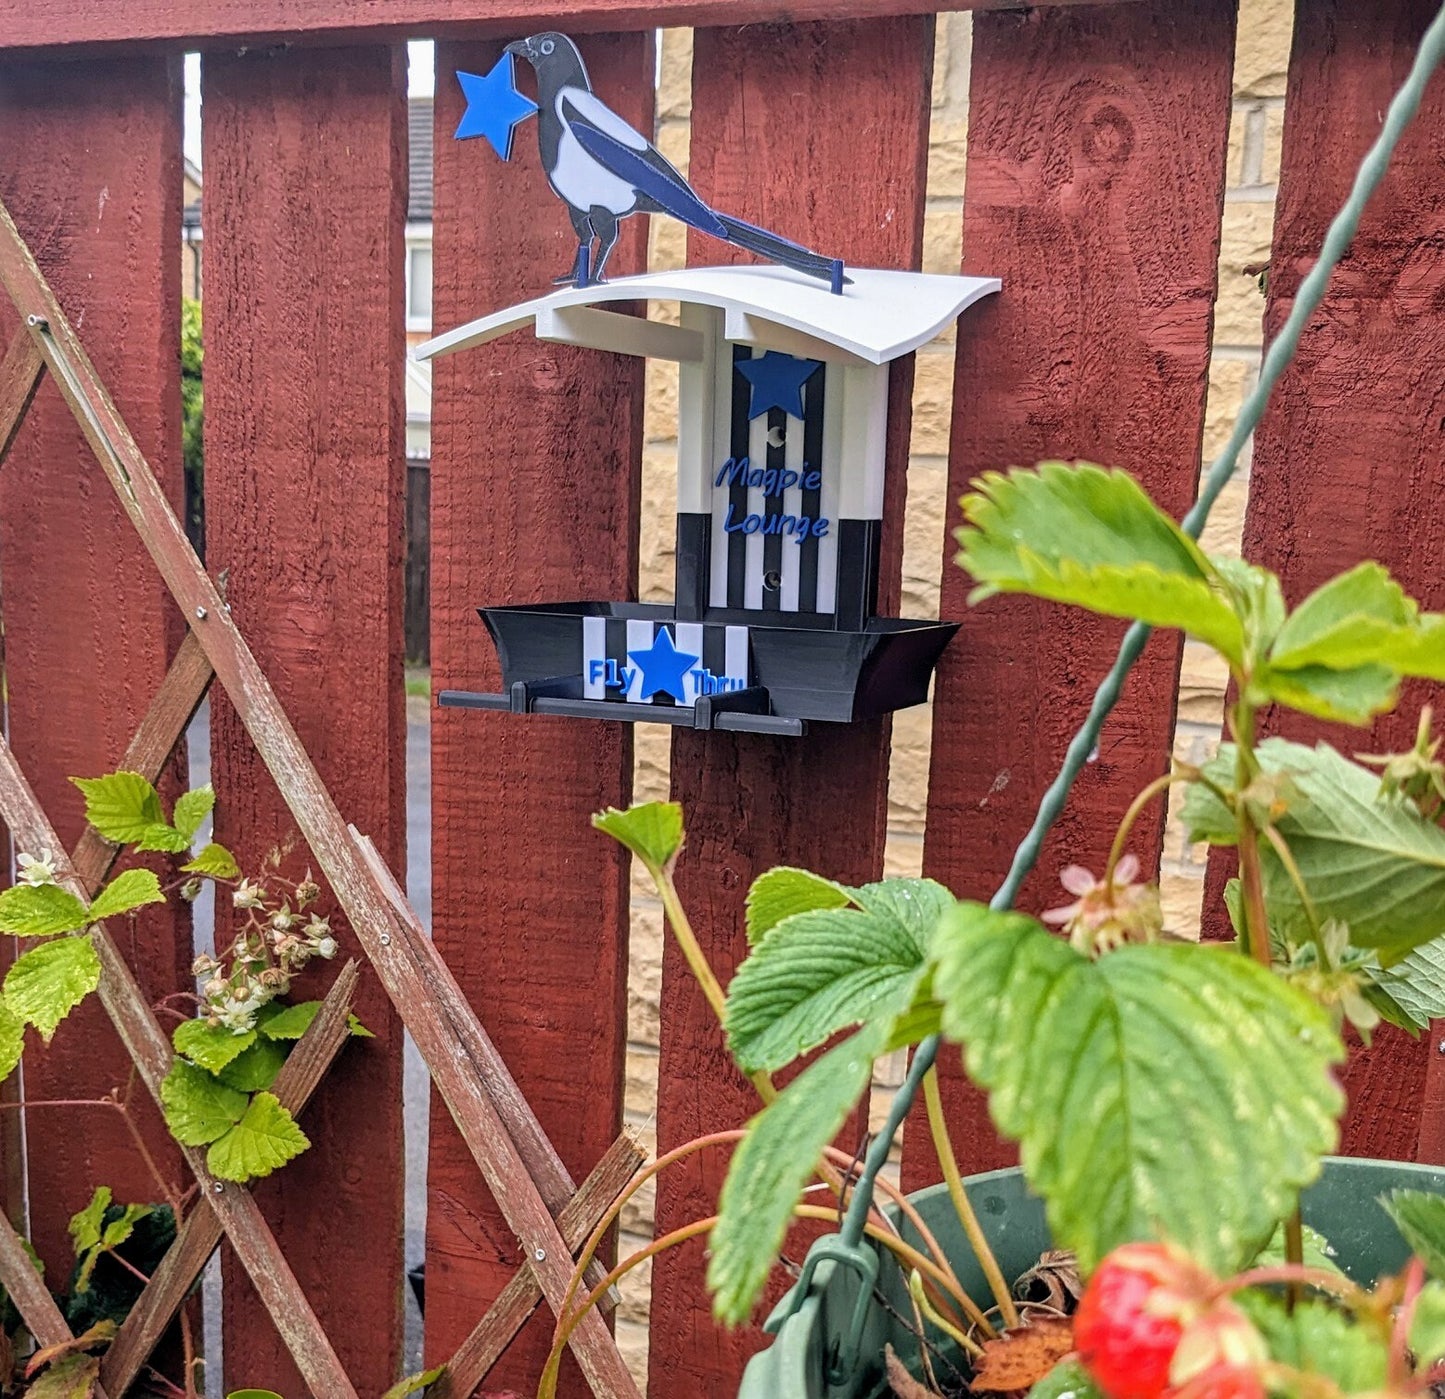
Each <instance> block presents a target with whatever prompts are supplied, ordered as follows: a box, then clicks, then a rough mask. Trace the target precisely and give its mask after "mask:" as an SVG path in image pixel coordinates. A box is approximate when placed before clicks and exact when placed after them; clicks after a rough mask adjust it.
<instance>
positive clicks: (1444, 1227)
mask: <svg viewBox="0 0 1445 1399" xmlns="http://www.w3.org/2000/svg"><path fill="white" fill-rule="evenodd" d="M1380 1204H1381V1205H1383V1206H1384V1209H1385V1213H1386V1214H1388V1215H1389V1216H1390V1218H1391V1219H1393V1220H1394V1221H1395V1227H1396V1228H1397V1229H1398V1230H1399V1231H1400V1233H1401V1234H1402V1235H1403V1236H1404V1239H1405V1242H1406V1243H1407V1244H1409V1245H1410V1251H1411V1252H1412V1253H1414V1254H1416V1255H1418V1256H1419V1259H1420V1261H1421V1262H1422V1263H1423V1264H1424V1265H1425V1267H1426V1269H1427V1270H1428V1271H1429V1272H1430V1274H1431V1275H1432V1276H1433V1277H1437V1278H1439V1279H1441V1280H1442V1281H1445V1196H1440V1195H1433V1194H1431V1193H1430V1192H1429V1191H1428V1190H1396V1191H1393V1192H1392V1193H1391V1194H1389V1195H1385V1196H1382V1197H1381V1199H1380Z"/></svg>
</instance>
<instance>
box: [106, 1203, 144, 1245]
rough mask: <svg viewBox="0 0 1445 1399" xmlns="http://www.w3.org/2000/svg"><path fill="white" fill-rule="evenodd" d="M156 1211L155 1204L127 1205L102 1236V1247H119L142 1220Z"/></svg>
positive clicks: (107, 1226)
mask: <svg viewBox="0 0 1445 1399" xmlns="http://www.w3.org/2000/svg"><path fill="white" fill-rule="evenodd" d="M154 1213H155V1206H154V1205H127V1206H126V1207H125V1209H124V1211H123V1212H122V1213H121V1215H120V1217H119V1218H118V1219H112V1220H111V1221H110V1223H109V1224H107V1225H106V1226H105V1232H104V1233H103V1234H102V1235H101V1236H100V1245H101V1247H102V1248H119V1247H120V1246H121V1245H122V1244H123V1243H124V1242H125V1241H126V1240H127V1239H128V1238H130V1236H131V1235H132V1234H134V1233H135V1226H136V1225H137V1224H139V1223H140V1222H141V1220H143V1219H146V1218H148V1217H149V1216H150V1215H152V1214H154Z"/></svg>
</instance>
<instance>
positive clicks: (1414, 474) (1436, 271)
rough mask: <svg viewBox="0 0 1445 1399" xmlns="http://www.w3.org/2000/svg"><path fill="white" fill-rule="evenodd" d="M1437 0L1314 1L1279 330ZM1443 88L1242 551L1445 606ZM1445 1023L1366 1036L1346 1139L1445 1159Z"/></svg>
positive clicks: (1291, 718)
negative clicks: (1372, 582)
mask: <svg viewBox="0 0 1445 1399" xmlns="http://www.w3.org/2000/svg"><path fill="white" fill-rule="evenodd" d="M1438 8H1439V6H1438V5H1437V4H1435V3H1434V2H1433V0H1384V3H1382V4H1378V5H1372V6H1370V7H1369V10H1368V13H1366V12H1364V11H1361V10H1359V9H1358V8H1357V7H1355V6H1352V5H1350V4H1348V3H1337V2H1336V0H1300V4H1299V5H1298V7H1297V13H1296V23H1295V47H1294V52H1293V53H1292V55H1291V57H1290V67H1289V80H1288V87H1287V89H1286V97H1285V126H1284V148H1283V159H1282V164H1281V168H1280V183H1279V197H1278V200H1277V203H1276V220H1275V234H1274V246H1273V249H1272V251H1271V256H1270V264H1269V280H1268V290H1269V297H1268V303H1267V311H1266V314H1265V339H1266V342H1268V340H1269V339H1270V337H1271V336H1272V335H1273V334H1274V332H1275V331H1276V330H1277V329H1278V327H1279V326H1280V325H1281V324H1282V323H1283V322H1284V319H1285V317H1286V316H1288V314H1289V312H1290V309H1291V307H1292V305H1293V301H1294V296H1295V294H1296V292H1297V291H1298V289H1299V285H1300V282H1301V280H1302V279H1303V278H1304V276H1305V274H1306V273H1307V272H1308V271H1309V270H1310V268H1311V267H1312V266H1313V265H1314V262H1315V259H1316V257H1317V256H1318V253H1319V248H1320V243H1321V240H1322V239H1323V237H1324V232H1325V228H1326V226H1327V224H1328V223H1329V221H1330V219H1331V217H1332V216H1333V215H1334V213H1335V212H1336V210H1337V209H1338V208H1339V207H1340V205H1341V204H1342V203H1343V202H1344V200H1345V196H1346V194H1347V193H1348V191H1349V188H1350V185H1351V182H1352V180H1353V177H1354V174H1355V168H1356V166H1357V164H1358V162H1359V160H1360V158H1361V156H1363V154H1364V152H1365V150H1366V149H1367V148H1368V146H1369V145H1370V143H1371V142H1372V141H1373V140H1374V139H1375V138H1376V137H1377V136H1378V135H1379V129H1380V115H1381V113H1382V112H1383V110H1384V108H1385V106H1386V105H1387V104H1388V102H1389V100H1390V98H1391V97H1392V96H1393V95H1394V92H1395V89H1396V87H1397V86H1398V85H1399V82H1400V78H1401V75H1402V74H1403V73H1404V72H1405V70H1406V69H1407V68H1408V67H1409V64H1410V61H1411V60H1412V58H1413V57H1414V54H1415V51H1416V49H1417V48H1418V47H1419V42H1420V37H1421V35H1422V34H1423V33H1424V31H1425V26H1426V25H1427V24H1428V22H1429V21H1430V20H1431V19H1432V18H1433V16H1434V14H1435V12H1436V11H1437V10H1438ZM1442 200H1445V89H1442V87H1441V85H1440V83H1439V82H1438V81H1437V82H1435V83H1432V84H1431V86H1430V88H1429V89H1428V92H1427V95H1426V98H1425V104H1424V106H1423V108H1422V110H1421V112H1420V115H1419V117H1418V118H1417V119H1416V121H1415V123H1414V125H1413V126H1412V127H1411V129H1410V130H1409V131H1408V132H1407V133H1406V134H1405V137H1404V139H1403V140H1402V142H1401V144H1400V146H1399V148H1398V150H1397V151H1396V153H1395V157H1394V160H1393V161H1392V163H1391V166H1390V171H1389V173H1388V174H1387V175H1386V177H1385V182H1384V184H1383V185H1382V186H1381V187H1380V189H1379V191H1378V192H1377V193H1376V195H1375V197H1374V199H1373V200H1372V201H1371V203H1370V205H1369V207H1368V209H1367V210H1366V211H1365V217H1364V220H1363V222H1362V224H1361V226H1360V230H1359V232H1358V233H1357V234H1356V236H1355V238H1354V241H1353V242H1352V244H1351V245H1350V251H1349V254H1348V255H1347V256H1346V258H1345V260H1344V261H1343V262H1342V263H1341V264H1340V266H1339V268H1338V269H1337V270H1336V272H1335V275H1334V279H1333V281H1332V283H1331V286H1330V290H1329V292H1328V294H1327V296H1326V299H1325V302H1324V305H1323V306H1322V307H1321V308H1320V310H1319V312H1318V314H1317V315H1316V316H1315V319H1314V321H1313V322H1312V323H1311V325H1310V327H1309V328H1308V329H1307V330H1306V331H1305V336H1304V339H1303V341H1302V343H1301V345H1300V351H1299V355H1298V358H1297V359H1296V360H1295V362H1294V364H1293V365H1292V366H1291V367H1290V369H1289V370H1288V372H1287V373H1286V374H1285V377H1284V378H1283V380H1282V381H1281V382H1280V385H1279V387H1278V389H1277V390H1276V392H1275V396H1274V399H1273V401H1272V402H1271V404H1270V407H1269V410H1268V412H1267V413H1266V415H1265V418H1264V421H1263V423H1262V424H1261V425H1260V429H1259V431H1258V433H1257V434H1256V439H1255V447H1254V456H1253V461H1252V464H1251V473H1250V493H1249V506H1248V511H1247V513H1246V515H1245V528H1244V552H1245V554H1246V556H1247V557H1248V558H1250V559H1252V560H1254V561H1255V562H1257V563H1262V564H1264V565H1265V566H1266V567H1269V568H1273V569H1275V570H1276V571H1277V572H1278V573H1280V575H1281V577H1282V579H1283V583H1284V591H1285V596H1286V597H1287V598H1288V599H1289V601H1290V602H1291V603H1292V604H1293V603H1298V602H1299V601H1300V599H1301V598H1302V597H1304V595H1305V594H1306V593H1307V592H1309V591H1310V590H1311V589H1312V588H1314V587H1316V586H1318V585H1319V584H1321V583H1323V582H1324V581H1325V580H1326V579H1327V578H1329V577H1331V576H1333V575H1334V574H1336V573H1339V572H1342V571H1343V570H1345V569H1347V568H1350V567H1353V566H1354V565H1355V564H1356V563H1358V562H1359V561H1360V560H1362V559H1378V560H1380V561H1381V562H1382V563H1383V564H1385V565H1386V566H1387V567H1388V568H1389V569H1390V571H1391V572H1392V573H1393V574H1394V575H1395V577H1396V578H1398V579H1399V580H1400V582H1401V583H1402V584H1403V585H1404V587H1405V589H1406V590H1407V591H1408V592H1410V593H1411V594H1412V595H1413V596H1415V597H1417V598H1419V599H1420V601H1421V602H1422V603H1423V604H1424V605H1425V606H1426V607H1427V608H1429V609H1431V610H1434V611H1439V610H1440V609H1441V608H1445V578H1442V575H1441V571H1440V563H1439V561H1440V558H1441V555H1442V552H1445V515H1442V513H1441V510H1440V507H1439V501H1440V498H1441V494H1442V492H1445V461H1442V458H1441V454H1440V451H1439V446H1438V443H1439V435H1440V427H1441V412H1440V394H1439V384H1440V380H1441V376H1442V373H1445V331H1442V328H1441V321H1440V317H1439V306H1440V298H1441V292H1442V287H1445V252H1442V250H1441V248H1440V246H1439V210H1440V206H1441V201H1442ZM1442 701H1445V693H1442V690H1441V688H1440V687H1439V686H1429V685H1425V684H1410V685H1407V686H1405V687H1404V689H1403V691H1402V698H1401V702H1400V705H1399V707H1398V708H1397V710H1396V711H1395V713H1394V714H1392V715H1388V716H1385V717H1383V718H1381V719H1380V720H1379V721H1377V722H1376V724H1375V725H1374V726H1373V728H1372V729H1371V730H1370V731H1369V732H1368V733H1362V732H1361V731H1360V730H1359V729H1352V728H1345V727H1343V726H1333V727H1332V726H1329V725H1325V724H1322V723H1316V722H1314V721H1313V720H1309V719H1305V718H1303V717H1302V716H1297V715H1283V714H1280V713H1278V712H1276V713H1274V714H1272V715H1267V716H1266V718H1267V721H1268V722H1267V724H1266V725H1265V726H1263V727H1264V729H1265V731H1266V732H1268V733H1280V734H1284V735H1285V736H1286V737H1289V738H1292V739H1295V740H1297V741H1300V742H1304V743H1311V744H1312V743H1314V742H1316V741H1317V740H1318V739H1322V738H1323V739H1325V740H1327V741H1329V742H1331V743H1334V744H1336V745H1338V746H1339V747H1340V748H1341V749H1342V750H1343V751H1344V752H1346V753H1356V752H1364V753H1385V752H1389V751H1391V750H1396V751H1400V750H1404V749H1407V748H1409V747H1410V745H1411V744H1412V743H1413V742H1414V738H1415V724H1416V720H1417V718H1418V715H1419V711H1420V707H1421V705H1422V704H1427V703H1432V702H1433V704H1434V705H1435V710H1436V713H1437V715H1439V714H1440V713H1441V712H1442V709H1445V704H1442ZM1232 867H1233V860H1232V859H1226V858H1224V852H1212V853H1211V859H1210V867H1209V877H1208V882H1207V889H1208V893H1207V895H1206V908H1207V909H1209V908H1211V907H1214V908H1217V910H1218V912H1217V916H1216V918H1215V919H1214V921H1213V928H1212V931H1214V932H1216V933H1224V932H1227V931H1228V923H1227V919H1225V918H1224V916H1223V905H1222V901H1221V898H1220V896H1221V894H1222V890H1223V885H1224V881H1225V879H1227V878H1228V877H1229V875H1230V874H1231V873H1232V872H1233V868H1232ZM1442 1032H1445V1025H1442V1024H1439V1023H1437V1025H1436V1027H1435V1031H1434V1033H1432V1034H1429V1035H1426V1036H1425V1037H1424V1038H1423V1039H1419V1040H1416V1039H1412V1038H1411V1037H1410V1036H1408V1035H1406V1034H1405V1033H1404V1032H1403V1031H1399V1030H1395V1029H1393V1028H1392V1027H1390V1026H1387V1025H1382V1026H1381V1027H1380V1028H1379V1030H1378V1031H1377V1032H1376V1034H1375V1036H1374V1041H1373V1044H1372V1045H1371V1047H1370V1048H1369V1049H1368V1050H1363V1049H1360V1048H1358V1047H1356V1048H1355V1050H1354V1052H1353V1053H1352V1055H1351V1059H1350V1062H1349V1064H1348V1065H1347V1067H1346V1069H1345V1071H1344V1073H1343V1075H1342V1079H1343V1082H1344V1086H1345V1088H1346V1091H1347V1093H1348V1096H1349V1106H1348V1107H1347V1109H1346V1113H1345V1119H1344V1123H1343V1132H1342V1149H1343V1150H1344V1151H1346V1152H1348V1153H1349V1154H1351V1155H1361V1156H1380V1157H1389V1158H1391V1159H1395V1160H1408V1159H1411V1158H1412V1157H1413V1158H1416V1159H1419V1160H1422V1161H1428V1162H1432V1163H1435V1164H1445V1074H1442V1072H1441V1071H1442V1067H1445V1056H1441V1055H1440V1054H1438V1053H1436V1052H1434V1050H1433V1045H1434V1044H1435V1043H1436V1042H1437V1041H1439V1040H1440V1039H1441V1038H1442Z"/></svg>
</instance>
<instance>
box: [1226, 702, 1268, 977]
mask: <svg viewBox="0 0 1445 1399" xmlns="http://www.w3.org/2000/svg"><path fill="white" fill-rule="evenodd" d="M1230 727H1231V728H1232V729H1233V731H1234V752H1235V757H1234V788H1235V791H1234V819H1235V828H1236V831H1237V834H1238V839H1239V881H1240V889H1241V892H1242V893H1243V895H1244V899H1243V903H1244V932H1245V938H1244V941H1245V946H1246V947H1247V948H1248V949H1249V954H1250V956H1252V957H1253V958H1254V960H1255V961H1256V962H1258V963H1259V964H1260V966H1262V967H1266V968H1269V967H1272V966H1273V965H1274V959H1273V957H1272V956H1271V955H1270V950H1269V915H1268V914H1267V912H1266V911H1265V904H1264V875H1263V873H1262V871H1261V869H1260V863H1259V829H1258V827H1256V826H1255V824H1254V818H1253V817H1252V816H1251V815H1250V814H1249V803H1248V802H1246V801H1245V799H1244V790H1245V788H1246V787H1248V786H1249V784H1250V783H1251V782H1253V781H1254V779H1255V776H1256V775H1257V774H1258V772H1259V763H1258V761H1257V760H1256V758H1255V756H1254V709H1253V707H1252V706H1251V705H1249V704H1247V703H1246V702H1245V701H1244V700H1242V699H1241V700H1240V701H1239V702H1238V704H1236V705H1235V706H1234V710H1233V712H1232V714H1231V716H1230Z"/></svg>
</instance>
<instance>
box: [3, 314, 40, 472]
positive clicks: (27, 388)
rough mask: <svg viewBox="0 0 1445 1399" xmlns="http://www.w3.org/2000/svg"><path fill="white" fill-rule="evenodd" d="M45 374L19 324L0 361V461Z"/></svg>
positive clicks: (33, 343)
mask: <svg viewBox="0 0 1445 1399" xmlns="http://www.w3.org/2000/svg"><path fill="white" fill-rule="evenodd" d="M44 373H45V361H44V360H43V359H41V357H40V351H39V350H37V349H36V348H35V342H34V341H33V340H32V339H31V338H30V335H29V333H28V332H27V331H26V330H25V329H24V328H23V327H22V328H21V329H20V330H18V331H16V332H15V338H14V339H13V340H12V341H11V342H10V348H9V349H8V350H6V352H5V358H4V359H3V360H0V462H3V461H4V460H5V454H6V452H8V451H9V450H10V444H11V443H12V442H13V441H14V440H15V434H16V433H17V432H19V431H20V424H21V423H23V422H24V421H25V413H26V411H27V410H28V409H29V407H30V405H31V403H32V402H33V401H34V399H35V391H36V389H38V388H39V387H40V379H41V376H42V375H43V374H44Z"/></svg>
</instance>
